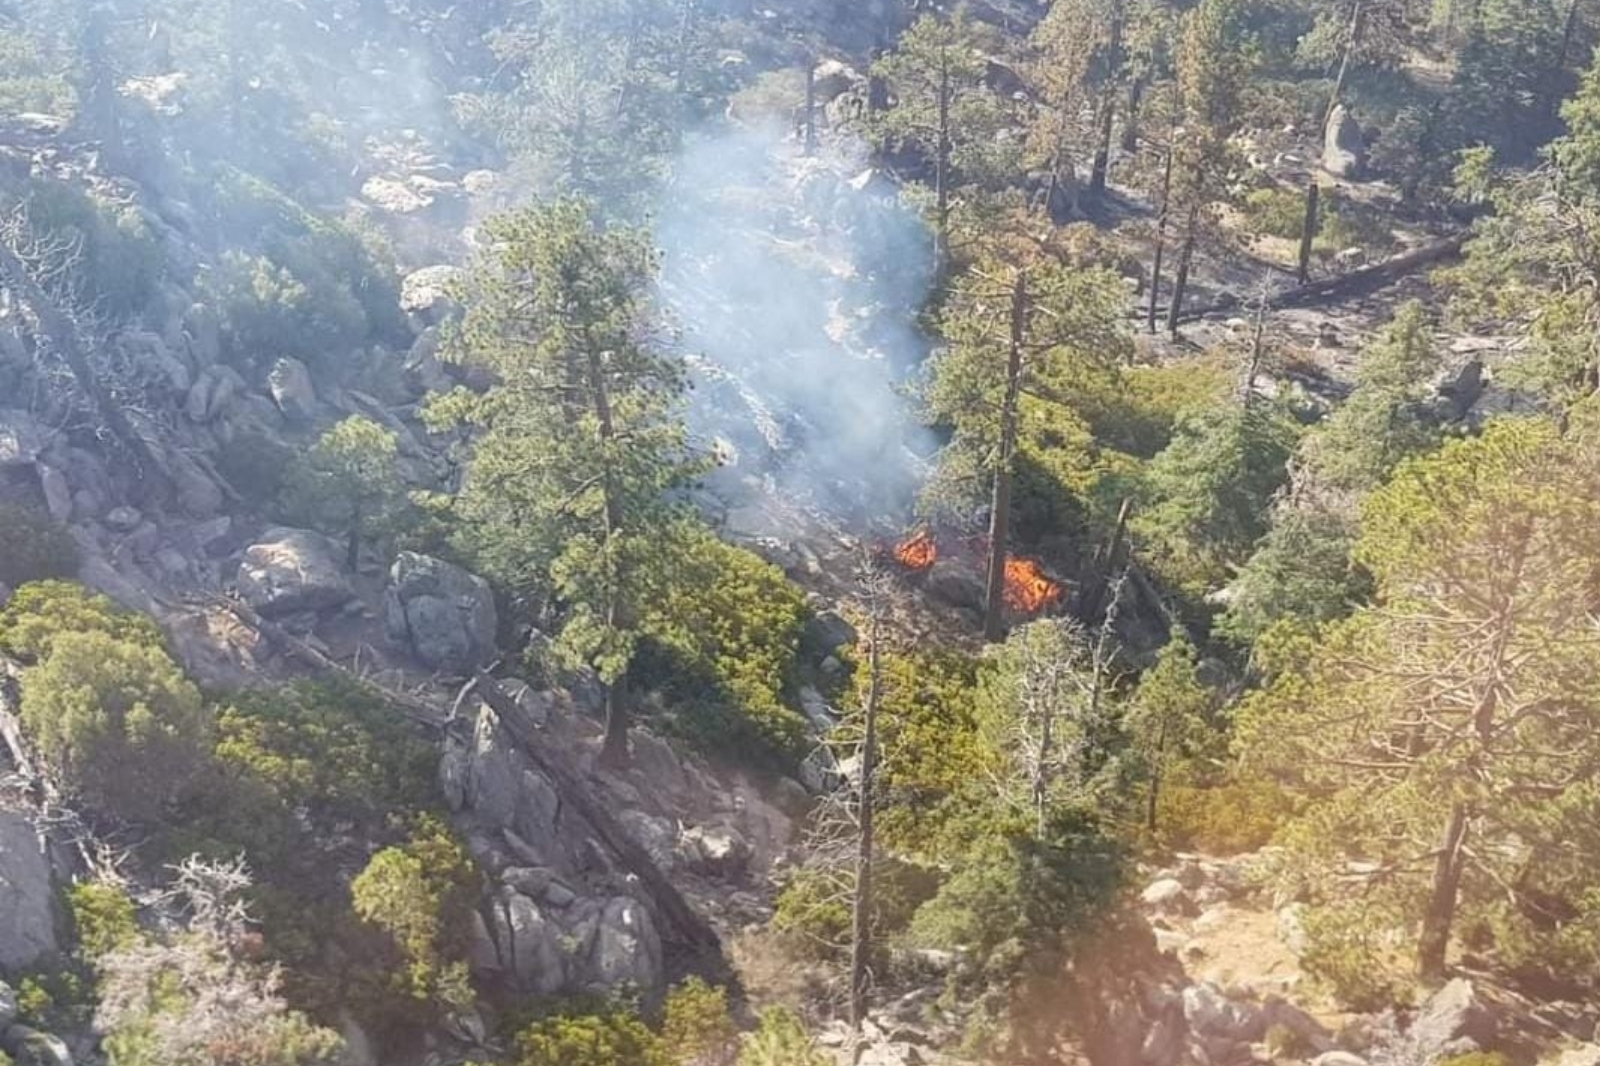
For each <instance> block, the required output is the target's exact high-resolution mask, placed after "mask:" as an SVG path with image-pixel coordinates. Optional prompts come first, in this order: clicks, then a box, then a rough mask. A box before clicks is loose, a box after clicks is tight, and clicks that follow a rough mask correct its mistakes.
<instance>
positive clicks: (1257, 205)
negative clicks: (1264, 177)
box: [1244, 185, 1306, 240]
mask: <svg viewBox="0 0 1600 1066" xmlns="http://www.w3.org/2000/svg"><path fill="white" fill-rule="evenodd" d="M1244 221H1245V228H1247V229H1248V230H1249V231H1250V232H1251V233H1259V234H1263V235H1265V236H1268V237H1280V238H1283V239H1284V240H1299V239H1300V233H1301V230H1302V229H1303V228H1304V226H1305V222H1306V198H1305V195H1304V194H1303V193H1299V192H1295V191H1294V190H1291V189H1284V188H1279V187H1278V186H1276V185H1272V186H1268V187H1267V188H1264V189H1253V190H1251V191H1250V192H1249V193H1247V194H1246V195H1245V198H1244Z"/></svg>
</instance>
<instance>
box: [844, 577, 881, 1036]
mask: <svg viewBox="0 0 1600 1066" xmlns="http://www.w3.org/2000/svg"><path fill="white" fill-rule="evenodd" d="M881 631H882V620H881V618H880V617H879V612H878V608H877V606H876V605H874V608H873V615H872V624H871V626H870V627H869V629H868V633H867V639H868V641H869V642H870V645H871V646H870V647H869V648H868V649H867V696H866V702H865V704H864V706H863V708H862V713H863V715H864V717H865V719H866V720H865V722H864V723H863V727H864V731H865V736H864V737H863V739H862V743H861V784H860V796H859V799H858V801H857V812H856V824H857V832H858V836H857V838H856V886H855V893H854V899H852V901H851V923H850V924H851V932H850V1028H851V1030H852V1032H853V1033H854V1034H855V1044H854V1061H857V1062H859V1061H860V1060H861V1053H862V1052H863V1051H864V1050H865V1042H864V1041H863V1040H862V1038H861V1032H862V1027H863V1026H864V1025H865V1023H866V1020H867V996H868V992H869V991H870V984H871V973H870V967H871V960H872V872H873V858H874V854H873V848H874V846H875V844H876V841H875V839H874V834H873V825H872V816H873V793H872V789H873V784H874V778H875V776H876V774H877V768H878V704H879V702H880V694H881V692H882V682H883V668H882V660H881V658H880V655H879V648H878V646H879V644H880V638H881Z"/></svg>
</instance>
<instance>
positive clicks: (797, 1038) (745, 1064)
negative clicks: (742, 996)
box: [739, 1007, 833, 1066]
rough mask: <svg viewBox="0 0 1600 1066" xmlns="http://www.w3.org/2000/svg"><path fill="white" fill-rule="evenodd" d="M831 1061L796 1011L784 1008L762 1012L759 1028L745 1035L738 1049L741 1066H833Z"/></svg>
mask: <svg viewBox="0 0 1600 1066" xmlns="http://www.w3.org/2000/svg"><path fill="white" fill-rule="evenodd" d="M832 1061H833V1060H832V1059H831V1058H830V1057H829V1056H828V1055H826V1054H824V1053H823V1052H822V1051H821V1050H820V1049H819V1048H818V1047H817V1045H816V1042H815V1041H813V1040H812V1039H811V1037H810V1036H809V1035H807V1033H806V1030H805V1026H803V1025H801V1024H800V1019H799V1018H797V1017H795V1015H794V1012H793V1011H790V1010H787V1009H785V1008H783V1007H768V1008H767V1009H766V1010H764V1011H762V1012H761V1021H760V1023H759V1024H758V1025H757V1027H756V1031H755V1032H753V1033H750V1034H749V1035H748V1036H746V1037H745V1038H744V1046H743V1047H742V1048H741V1049H740V1051H739V1066H830V1063H832Z"/></svg>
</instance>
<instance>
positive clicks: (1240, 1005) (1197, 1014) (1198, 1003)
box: [1183, 982, 1267, 1044]
mask: <svg viewBox="0 0 1600 1066" xmlns="http://www.w3.org/2000/svg"><path fill="white" fill-rule="evenodd" d="M1183 1017H1184V1020H1185V1021H1187V1022H1188V1023H1189V1031H1190V1032H1192V1033H1195V1034H1196V1035H1198V1036H1201V1037H1204V1038H1208V1039H1211V1040H1217V1041H1222V1042H1231V1043H1239V1044H1248V1043H1251V1042H1252V1041H1256V1040H1260V1039H1261V1037H1262V1036H1263V1034H1265V1033H1266V1030H1267V1021H1266V1014H1265V1012H1264V1011H1263V1010H1262V1009H1261V1007H1259V1006H1258V1005H1256V1004H1254V1003H1248V1002H1244V1001H1241V1000H1236V999H1229V998H1228V996H1227V995H1226V994H1225V993H1224V992H1223V991H1222V990H1221V989H1219V988H1218V987H1217V986H1216V985H1213V984H1211V983H1209V982H1207V983H1205V984H1199V985H1190V986H1189V987H1188V988H1186V989H1184V990H1183Z"/></svg>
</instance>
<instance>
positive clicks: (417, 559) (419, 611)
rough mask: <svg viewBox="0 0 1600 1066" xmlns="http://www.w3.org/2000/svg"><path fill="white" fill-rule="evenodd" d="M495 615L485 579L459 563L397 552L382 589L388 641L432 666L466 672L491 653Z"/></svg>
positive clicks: (492, 598)
mask: <svg viewBox="0 0 1600 1066" xmlns="http://www.w3.org/2000/svg"><path fill="white" fill-rule="evenodd" d="M498 627H499V618H498V616H497V615H496V613H495V606H494V594H493V593H492V592H491V591H490V589H489V584H488V582H486V581H484V580H483V579H482V578H481V577H478V576H476V575H474V574H469V573H467V572H466V571H465V570H463V569H461V568H460V567H459V566H453V565H451V564H450V563H447V562H444V561H443V560H440V559H435V558H433V557H431V556H427V555H419V554H417V553H415V552H401V553H400V557H399V558H398V559H396V560H395V564H394V567H393V568H392V569H391V570H390V572H389V587H388V589H387V590H386V591H385V593H384V628H385V630H386V631H387V633H388V635H389V639H390V640H393V641H394V642H395V643H397V644H400V645H403V646H405V647H407V648H409V649H410V650H411V652H412V654H414V655H415V656H416V657H417V658H418V659H419V660H421V661H422V662H423V663H425V664H427V665H428V666H430V667H432V668H434V669H436V670H452V671H458V672H466V671H470V670H472V669H473V668H474V667H477V666H480V665H482V664H483V663H484V662H486V661H488V660H489V659H490V658H492V657H493V655H494V651H495V631H496V629H497V628H498Z"/></svg>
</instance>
